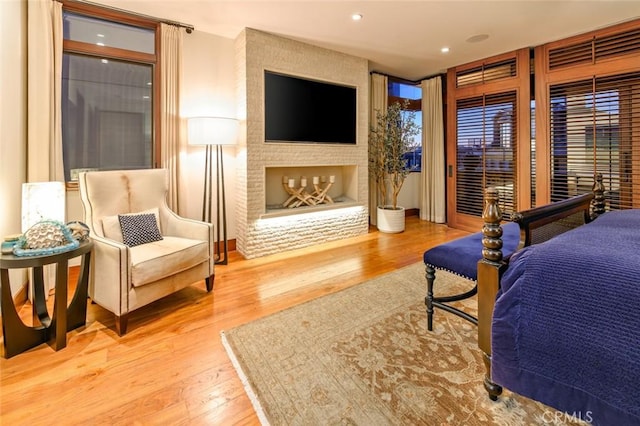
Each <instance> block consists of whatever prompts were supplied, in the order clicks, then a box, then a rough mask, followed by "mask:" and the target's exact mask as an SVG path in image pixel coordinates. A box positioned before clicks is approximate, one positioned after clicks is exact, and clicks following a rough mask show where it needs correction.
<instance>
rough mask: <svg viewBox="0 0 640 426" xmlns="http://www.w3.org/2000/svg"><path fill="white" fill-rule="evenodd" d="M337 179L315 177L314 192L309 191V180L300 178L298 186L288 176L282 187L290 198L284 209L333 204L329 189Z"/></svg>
mask: <svg viewBox="0 0 640 426" xmlns="http://www.w3.org/2000/svg"><path fill="white" fill-rule="evenodd" d="M335 180H336V177H335V176H333V175H331V176H329V181H328V182H327V177H326V176H314V177H313V180H312V182H313V191H311V192H309V191H307V178H306V176H300V184H299V185H296V181H295V179H290V178H289V177H288V176H283V177H282V187H283V188H284V190H285V191H286V192H287V194H289V198H287V200H286V201H285V202H284V203H282V206H283V207H288V208H290V209H291V208H295V207H300V206H317V205H318V204H333V199H331V197H330V196H329V194H328V192H329V188H331V186H332V185H333V184H334V183H335Z"/></svg>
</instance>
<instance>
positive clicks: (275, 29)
mask: <svg viewBox="0 0 640 426" xmlns="http://www.w3.org/2000/svg"><path fill="white" fill-rule="evenodd" d="M99 3H101V4H105V5H109V6H112V7H116V8H119V9H125V10H129V11H133V12H137V13H142V14H145V15H150V16H154V17H157V18H162V19H168V20H173V21H178V22H182V23H185V24H191V25H194V26H195V29H196V31H204V32H207V33H211V34H216V35H220V36H223V37H227V38H235V37H236V36H237V35H238V33H239V32H240V31H241V30H242V29H243V28H245V27H250V28H254V29H257V30H262V31H266V32H270V33H274V34H278V35H281V36H284V37H288V38H292V39H295V40H300V41H304V42H307V43H310V44H314V45H317V46H321V47H326V48H329V49H332V50H336V51H340V52H344V53H348V54H351V55H355V56H359V57H363V58H366V59H368V60H369V61H370V62H371V66H370V68H371V69H372V70H375V71H379V72H382V73H386V74H390V75H393V76H397V77H402V78H406V79H410V80H418V79H420V78H422V77H426V76H430V75H434V74H437V73H440V72H444V71H445V70H446V69H447V68H449V67H451V66H454V65H460V64H464V63H467V62H471V61H474V60H477V59H482V58H486V57H488V56H492V55H495V54H499V53H504V52H508V51H512V50H515V49H518V48H521V47H526V46H537V45H540V44H543V43H546V42H549V41H553V40H558V39H562V38H566V37H569V36H572V35H576V34H581V33H584V32H586V31H589V30H592V29H597V28H602V27H606V26H609V25H611V24H615V23H619V22H624V21H629V20H631V19H635V18H638V17H640V1H638V0H556V1H541V0H520V1H512V0H498V1H495V0H494V1H490V0H440V1H436V0H422V1H421V0H413V1H400V0H386V1H371V0H368V1H344V0H313V1H312V0H298V1H295V0H288V1H269V0H254V1H241V0H238V1H234V0H226V1H220V0H99ZM354 13H360V14H362V15H363V19H362V20H361V21H358V22H354V21H352V20H351V15H352V14H354ZM480 34H486V35H488V36H489V38H488V39H487V40H485V41H482V42H477V43H470V42H467V41H466V40H467V39H469V38H470V37H473V36H477V35H480ZM443 46H447V47H449V48H450V49H451V50H450V52H449V53H448V54H442V53H441V52H440V49H441V48H442V47H443Z"/></svg>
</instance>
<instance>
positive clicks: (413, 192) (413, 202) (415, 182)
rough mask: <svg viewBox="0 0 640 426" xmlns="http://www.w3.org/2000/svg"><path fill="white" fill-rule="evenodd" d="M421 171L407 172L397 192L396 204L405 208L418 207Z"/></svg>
mask: <svg viewBox="0 0 640 426" xmlns="http://www.w3.org/2000/svg"><path fill="white" fill-rule="evenodd" d="M421 179H422V174H421V173H417V172H414V173H409V176H407V178H406V179H405V181H404V184H403V185H402V189H401V190H400V194H398V205H399V206H401V207H404V208H405V210H406V209H418V208H420V180H421Z"/></svg>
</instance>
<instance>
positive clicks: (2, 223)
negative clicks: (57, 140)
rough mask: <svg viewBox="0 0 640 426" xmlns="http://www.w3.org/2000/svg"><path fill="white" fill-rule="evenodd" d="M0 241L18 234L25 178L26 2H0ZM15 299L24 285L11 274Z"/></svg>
mask: <svg viewBox="0 0 640 426" xmlns="http://www.w3.org/2000/svg"><path fill="white" fill-rule="evenodd" d="M0 3H2V4H1V5H0V58H1V59H0V63H1V64H2V66H1V67H0V93H2V101H1V102H0V135H2V139H0V206H2V214H0V238H2V237H4V236H5V235H9V234H15V233H18V232H20V222H21V214H20V204H21V198H22V195H21V194H22V183H23V182H24V181H25V179H26V175H27V168H26V148H27V142H26V140H27V132H26V109H27V105H26V98H27V82H26V76H27V57H26V54H27V49H26V43H27V39H26V36H27V35H26V29H27V2H26V1H21V0H8V1H7V0H3V1H0ZM10 279H11V292H12V294H13V295H14V296H15V294H16V293H17V292H18V290H19V289H20V288H22V287H23V286H24V284H25V283H26V274H25V273H24V271H11V273H10Z"/></svg>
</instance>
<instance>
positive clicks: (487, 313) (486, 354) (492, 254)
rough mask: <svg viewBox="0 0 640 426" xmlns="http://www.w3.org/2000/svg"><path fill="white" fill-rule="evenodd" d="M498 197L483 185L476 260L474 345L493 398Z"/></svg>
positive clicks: (496, 387)
mask: <svg viewBox="0 0 640 426" xmlns="http://www.w3.org/2000/svg"><path fill="white" fill-rule="evenodd" d="M498 198H499V197H498V190H497V189H495V188H487V189H486V191H485V207H484V211H483V212H482V219H483V220H484V226H483V227H482V234H483V238H482V246H483V249H482V259H481V260H480V261H479V262H478V346H479V347H480V350H481V351H482V352H483V361H484V365H485V367H486V373H485V377H484V388H485V389H486V390H487V392H488V393H489V398H491V400H493V401H496V400H497V399H498V395H500V394H501V393H502V387H501V386H499V385H497V384H495V383H493V381H491V319H492V317H493V305H494V303H495V299H496V294H497V293H498V288H499V284H500V277H501V275H502V272H503V271H504V269H505V268H506V265H505V263H504V261H503V260H502V227H501V226H500V221H501V220H502V211H501V210H500V206H499V205H498Z"/></svg>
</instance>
